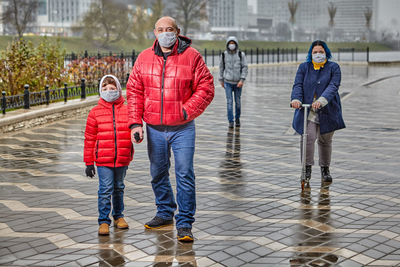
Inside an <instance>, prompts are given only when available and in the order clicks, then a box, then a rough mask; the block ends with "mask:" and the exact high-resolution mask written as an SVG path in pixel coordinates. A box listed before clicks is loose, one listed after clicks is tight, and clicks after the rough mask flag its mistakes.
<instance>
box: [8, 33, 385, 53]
mask: <svg viewBox="0 0 400 267" xmlns="http://www.w3.org/2000/svg"><path fill="white" fill-rule="evenodd" d="M13 38H15V37H12V36H0V50H5V49H6V48H7V46H8V44H9V43H10V42H11V41H12V40H13ZM24 38H25V39H26V40H28V41H31V42H32V43H33V44H34V45H37V44H39V43H40V41H41V40H42V39H43V38H44V37H41V36H26V37H24ZM58 38H59V39H60V41H61V46H62V48H63V49H65V51H66V52H67V53H71V52H74V53H79V54H83V53H84V51H85V50H87V51H88V52H89V53H97V52H100V53H106V52H109V51H112V52H117V53H119V52H121V51H123V52H125V53H131V52H132V50H133V49H135V50H136V51H142V50H144V49H146V48H148V47H150V46H151V45H152V44H153V42H154V40H142V41H141V42H138V41H135V40H130V41H129V40H121V41H119V42H117V43H112V44H110V45H109V46H108V47H106V48H104V47H102V45H101V43H100V42H90V41H87V40H85V39H83V38H80V37H47V40H48V41H49V42H56V41H57V39H58ZM225 44H226V43H225V41H203V40H201V41H200V40H193V47H194V48H196V49H197V50H199V51H201V52H203V51H204V49H205V48H207V51H208V52H211V50H213V49H214V50H215V51H219V50H224V49H225ZM310 44H311V43H310V42H267V41H239V46H240V49H241V50H245V49H246V50H250V49H256V48H257V47H258V48H259V49H261V48H264V49H276V48H278V47H279V48H280V49H286V48H296V47H297V48H298V51H299V52H300V53H304V52H307V51H308V48H309V46H310ZM328 46H329V48H330V49H331V50H332V52H337V50H338V49H339V48H354V49H355V50H365V49H366V48H367V47H369V48H370V51H390V50H391V49H390V48H389V47H388V46H386V45H383V44H379V43H361V42H352V43H351V42H346V43H328Z"/></svg>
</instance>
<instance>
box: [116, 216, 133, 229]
mask: <svg viewBox="0 0 400 267" xmlns="http://www.w3.org/2000/svg"><path fill="white" fill-rule="evenodd" d="M114 226H115V227H117V228H118V229H128V228H129V225H128V224H127V223H126V221H125V219H124V218H122V217H121V218H119V219H117V220H116V221H114Z"/></svg>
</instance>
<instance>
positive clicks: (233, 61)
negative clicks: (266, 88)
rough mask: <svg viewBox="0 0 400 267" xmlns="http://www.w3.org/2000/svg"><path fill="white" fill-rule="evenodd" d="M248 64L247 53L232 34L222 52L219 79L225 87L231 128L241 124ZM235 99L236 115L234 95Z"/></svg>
mask: <svg viewBox="0 0 400 267" xmlns="http://www.w3.org/2000/svg"><path fill="white" fill-rule="evenodd" d="M247 72H248V66H247V62H246V55H245V53H244V52H243V51H240V50H239V42H238V40H237V38H236V37H234V36H230V37H228V39H227V41H226V50H225V51H224V52H223V53H222V54H221V58H220V63H219V81H220V83H221V86H222V87H223V88H225V94H226V104H227V113H228V123H229V124H228V125H229V128H233V122H234V119H235V123H236V126H237V127H239V126H240V114H241V95H242V88H243V84H244V81H245V80H246V77H247ZM232 93H233V95H234V99H235V117H234V115H233V97H232Z"/></svg>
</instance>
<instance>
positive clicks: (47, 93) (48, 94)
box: [44, 85, 50, 105]
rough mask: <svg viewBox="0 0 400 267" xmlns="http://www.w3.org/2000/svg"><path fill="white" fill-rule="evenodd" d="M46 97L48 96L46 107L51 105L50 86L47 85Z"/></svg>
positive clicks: (45, 88) (45, 89)
mask: <svg viewBox="0 0 400 267" xmlns="http://www.w3.org/2000/svg"><path fill="white" fill-rule="evenodd" d="M44 95H45V96H46V105H49V104H50V91H49V86H48V85H46V86H45V87H44Z"/></svg>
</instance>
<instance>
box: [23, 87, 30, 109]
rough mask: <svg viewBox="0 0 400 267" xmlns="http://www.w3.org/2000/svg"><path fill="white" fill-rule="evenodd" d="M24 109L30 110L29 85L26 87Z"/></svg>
mask: <svg viewBox="0 0 400 267" xmlns="http://www.w3.org/2000/svg"><path fill="white" fill-rule="evenodd" d="M24 88H25V89H24V109H29V108H30V103H29V84H25V85H24Z"/></svg>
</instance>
